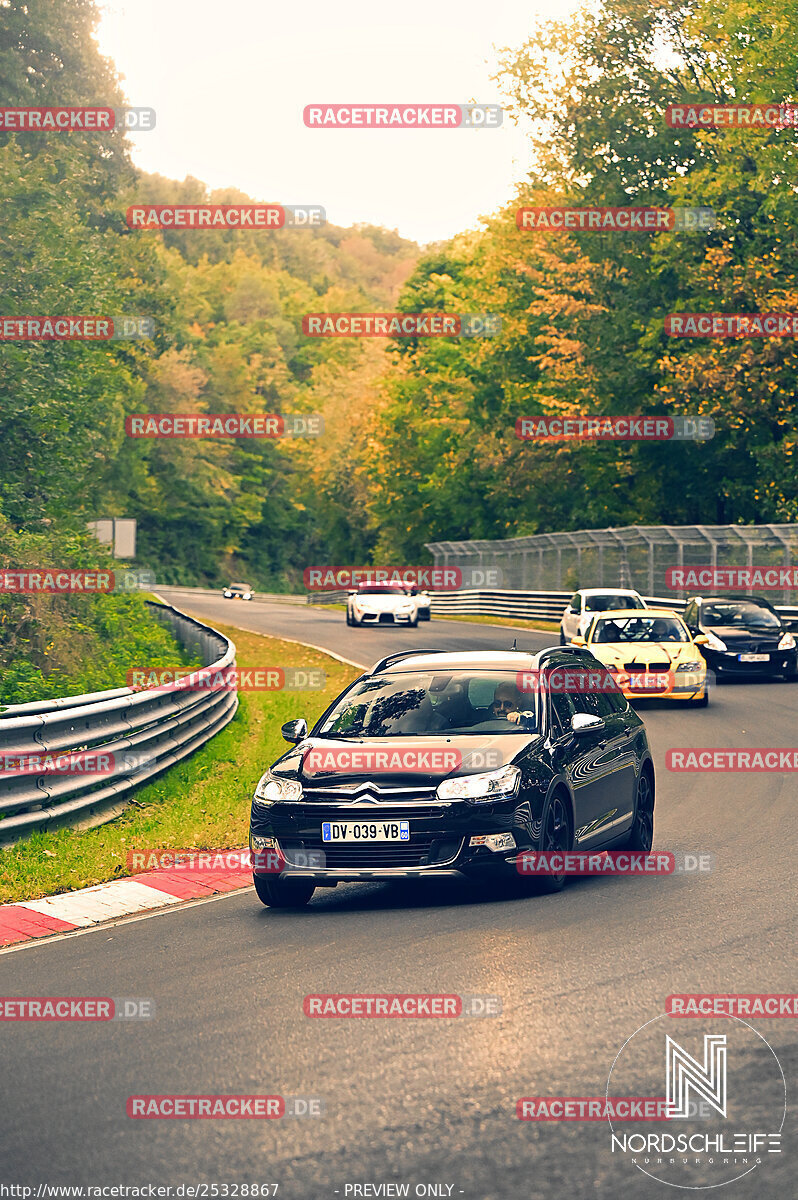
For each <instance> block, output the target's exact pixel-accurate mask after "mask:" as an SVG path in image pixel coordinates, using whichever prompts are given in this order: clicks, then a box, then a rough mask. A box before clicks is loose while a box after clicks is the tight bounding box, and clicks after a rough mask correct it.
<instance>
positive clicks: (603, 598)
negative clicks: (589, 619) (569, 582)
mask: <svg viewBox="0 0 798 1200" xmlns="http://www.w3.org/2000/svg"><path fill="white" fill-rule="evenodd" d="M642 607H643V604H642V602H641V600H640V599H639V597H637V596H635V595H633V593H631V592H624V593H623V594H622V595H620V596H614V595H607V594H606V593H603V592H602V593H598V594H596V595H595V596H586V597H585V608H586V609H587V611H588V612H607V610H608V609H613V608H642Z"/></svg>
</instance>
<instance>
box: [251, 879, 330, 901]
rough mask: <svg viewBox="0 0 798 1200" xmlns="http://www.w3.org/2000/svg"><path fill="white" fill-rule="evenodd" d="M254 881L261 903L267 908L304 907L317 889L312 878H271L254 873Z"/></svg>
mask: <svg viewBox="0 0 798 1200" xmlns="http://www.w3.org/2000/svg"><path fill="white" fill-rule="evenodd" d="M252 882H253V883H254V884H255V891H256V892H257V893H258V899H259V900H260V902H261V904H265V905H266V907H267V908H304V906H305V905H306V904H307V903H308V901H309V900H310V898H311V896H312V895H313V893H314V892H315V890H316V885H315V884H314V883H313V881H312V880H310V879H269V878H267V877H266V876H264V875H253V876H252Z"/></svg>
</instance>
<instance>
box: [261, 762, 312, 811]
mask: <svg viewBox="0 0 798 1200" xmlns="http://www.w3.org/2000/svg"><path fill="white" fill-rule="evenodd" d="M301 799H302V784H301V783H300V782H299V780H298V779H285V778H284V777H283V776H282V775H273V774H272V772H271V771H266V773H265V774H263V775H261V777H260V779H259V780H258V786H257V787H256V788H255V802H256V803H257V804H260V805H261V806H262V807H263V808H268V807H269V805H271V804H277V803H278V802H281V801H291V800H293V801H296V800H301Z"/></svg>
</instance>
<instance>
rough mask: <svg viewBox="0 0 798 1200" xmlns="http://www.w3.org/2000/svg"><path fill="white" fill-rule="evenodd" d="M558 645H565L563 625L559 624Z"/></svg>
mask: <svg viewBox="0 0 798 1200" xmlns="http://www.w3.org/2000/svg"><path fill="white" fill-rule="evenodd" d="M560 645H561V646H565V645H566V640H565V634H564V633H563V627H562V625H561V626H560Z"/></svg>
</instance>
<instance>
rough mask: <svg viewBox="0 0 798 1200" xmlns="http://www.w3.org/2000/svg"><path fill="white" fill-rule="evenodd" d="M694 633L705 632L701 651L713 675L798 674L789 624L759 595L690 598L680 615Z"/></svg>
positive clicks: (795, 649)
mask: <svg viewBox="0 0 798 1200" xmlns="http://www.w3.org/2000/svg"><path fill="white" fill-rule="evenodd" d="M683 617H684V622H685V624H686V625H687V627H688V629H689V630H690V632H691V633H692V634H701V633H703V634H705V635H706V637H707V639H708V640H707V642H706V644H705V645H702V646H701V653H702V654H703V656H704V658H705V659H706V660H707V664H708V666H710V667H711V668H712V670H713V671H714V672H715V676H716V678H723V676H724V675H734V676H737V677H744V676H751V675H769V676H779V675H780V676H783V677H784V678H786V679H794V678H795V677H796V675H797V674H798V648H796V640H795V637H794V635H793V634H792V633H791V631H790V628H789V626H788V625H787V624H786V623H785V622H784V621H783V620H782V618H781V617H780V616H779V614H778V613H777V612H776V610H775V608H774V607H773V605H772V604H770V603H769V602H768V601H767V600H764V599H762V598H761V597H759V596H736V595H726V596H691V597H690V598H689V599H688V601H687V606H686V608H685V610H684V613H683Z"/></svg>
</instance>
